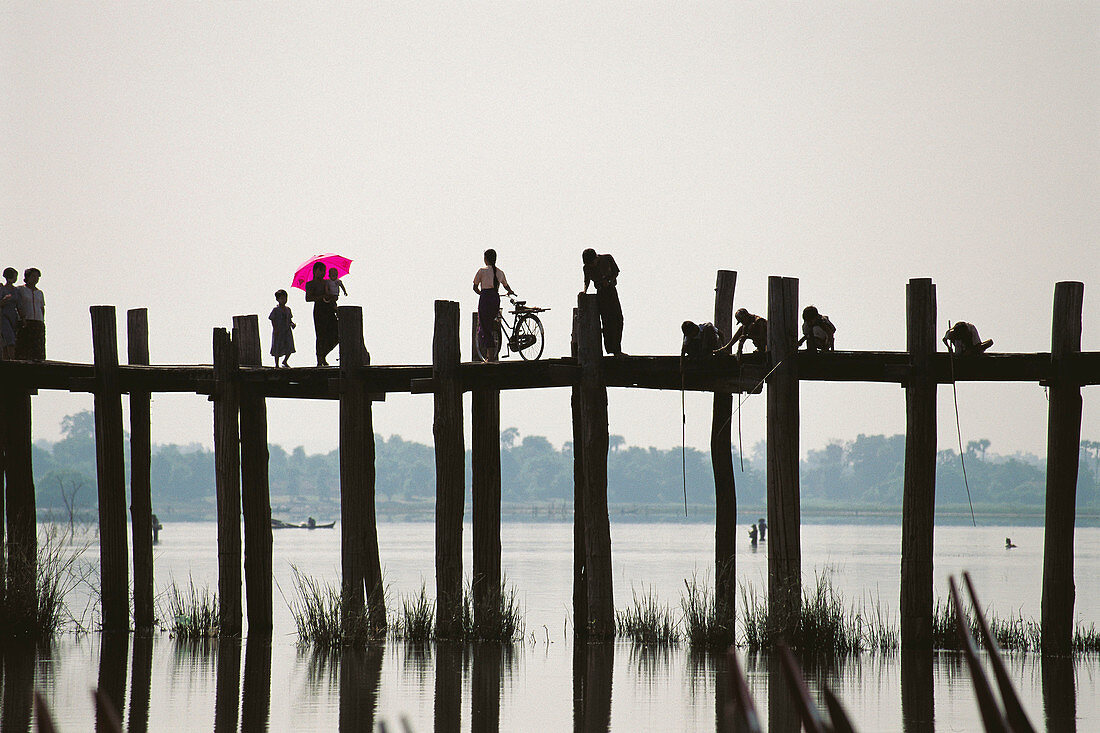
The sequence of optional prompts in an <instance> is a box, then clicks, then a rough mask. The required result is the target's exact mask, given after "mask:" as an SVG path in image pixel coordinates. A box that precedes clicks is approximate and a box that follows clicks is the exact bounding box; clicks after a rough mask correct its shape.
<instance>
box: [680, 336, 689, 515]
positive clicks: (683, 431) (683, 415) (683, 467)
mask: <svg viewBox="0 0 1100 733" xmlns="http://www.w3.org/2000/svg"><path fill="white" fill-rule="evenodd" d="M687 421H688V419H687V407H686V406H685V404H684V355H683V354H680V471H681V473H682V474H683V477H684V516H685V517H686V516H687V515H688V469H687Z"/></svg>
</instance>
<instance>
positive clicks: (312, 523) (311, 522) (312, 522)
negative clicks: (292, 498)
mask: <svg viewBox="0 0 1100 733" xmlns="http://www.w3.org/2000/svg"><path fill="white" fill-rule="evenodd" d="M306 528H307V529H317V520H316V519H314V518H313V517H310V518H309V519H307V520H306Z"/></svg>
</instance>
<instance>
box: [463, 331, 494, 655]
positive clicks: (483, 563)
mask: <svg viewBox="0 0 1100 733" xmlns="http://www.w3.org/2000/svg"><path fill="white" fill-rule="evenodd" d="M472 315H473V338H472V340H471V342H470V351H471V354H472V360H473V361H479V357H478V353H477V352H478V350H477V329H478V317H477V311H474V313H473V314H472ZM494 356H495V355H494ZM470 434H471V436H470V437H471V446H470V449H471V471H472V473H473V475H472V477H471V489H472V494H473V495H472V497H471V500H472V503H473V515H474V529H473V531H474V572H473V580H472V581H471V586H472V592H473V597H474V624H475V626H476V627H477V629H478V633H479V635H480V636H482V637H484V638H490V639H492V638H498V637H499V636H500V622H501V618H500V592H501V585H500V582H501V576H500V390H496V389H475V390H473V391H472V393H471V395H470Z"/></svg>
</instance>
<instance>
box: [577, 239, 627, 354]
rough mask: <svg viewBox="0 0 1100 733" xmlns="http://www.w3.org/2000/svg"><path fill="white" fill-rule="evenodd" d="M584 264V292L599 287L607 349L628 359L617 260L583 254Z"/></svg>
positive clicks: (592, 250)
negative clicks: (624, 339)
mask: <svg viewBox="0 0 1100 733" xmlns="http://www.w3.org/2000/svg"><path fill="white" fill-rule="evenodd" d="M581 262H583V263H584V290H582V291H581V294H582V295H583V294H584V293H587V292H588V284H589V283H592V284H594V285H595V286H596V303H597V305H598V306H599V310H600V323H601V324H602V328H603V347H604V350H605V351H606V352H607V353H609V354H614V355H615V356H626V354H624V353H623V307H622V304H620V303H619V291H618V290H617V289H616V285H617V284H618V280H619V266H618V265H616V264H615V258H614V257H612V256H611V255H608V254H603V255H598V254H596V250H594V249H586V250H584V251H583V252H581Z"/></svg>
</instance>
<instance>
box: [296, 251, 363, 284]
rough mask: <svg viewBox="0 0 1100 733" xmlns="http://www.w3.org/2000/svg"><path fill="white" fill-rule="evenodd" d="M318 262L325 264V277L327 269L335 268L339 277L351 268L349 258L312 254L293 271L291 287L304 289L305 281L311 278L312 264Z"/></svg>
mask: <svg viewBox="0 0 1100 733" xmlns="http://www.w3.org/2000/svg"><path fill="white" fill-rule="evenodd" d="M318 262H321V263H323V264H324V266H325V277H328V271H329V269H330V268H333V267H335V268H336V272H337V274H338V275H339V276H340V277H343V276H344V275H347V274H348V272H349V271H350V270H351V260H349V259H348V258H347V257H342V256H341V255H334V254H327V255H313V256H312V257H310V258H309V259H308V260H306V261H305V262H303V263H302V264H301V265H300V266H299V267H298V269H297V270H296V271H295V272H294V280H293V281H291V283H290V286H291V287H292V288H298V289H299V290H305V289H306V283H307V282H309V281H310V280H312V279H313V265H314V264H316V263H318Z"/></svg>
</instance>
